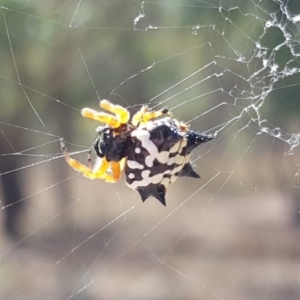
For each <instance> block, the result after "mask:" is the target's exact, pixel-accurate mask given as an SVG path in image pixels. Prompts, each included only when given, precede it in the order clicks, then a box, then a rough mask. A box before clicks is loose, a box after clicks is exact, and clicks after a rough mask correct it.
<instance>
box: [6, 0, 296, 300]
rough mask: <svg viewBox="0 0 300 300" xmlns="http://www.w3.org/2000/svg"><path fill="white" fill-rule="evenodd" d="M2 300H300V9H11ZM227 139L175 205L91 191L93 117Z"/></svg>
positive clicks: (146, 5) (204, 160)
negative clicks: (107, 112) (152, 114)
mask: <svg viewBox="0 0 300 300" xmlns="http://www.w3.org/2000/svg"><path fill="white" fill-rule="evenodd" d="M0 8H1V14H0V22H1V25H2V26H1V30H0V41H1V43H0V49H1V56H0V58H1V71H0V86H1V89H0V94H1V98H0V99H1V100H0V101H1V109H0V139H1V152H0V160H1V161H0V171H1V174H0V178H1V193H0V220H1V222H0V225H1V227H0V232H1V235H0V245H1V246H0V299H1V300H2V299H23V300H26V299H224V300H233V299H245V300H247V299H275V300H276V299H287V300H296V299H299V298H300V282H299V255H300V253H299V241H300V236H299V223H300V222H299V220H300V216H299V212H300V202H299V201H300V200H299V163H300V161H299V139H300V133H299V132H300V130H299V128H300V126H299V125H300V123H299V113H300V102H299V99H298V97H299V89H300V86H299V79H300V78H299V75H300V72H299V71H300V61H299V56H300V44H299V40H300V38H299V37H300V35H299V33H300V31H299V28H300V27H299V26H300V25H299V24H300V4H299V3H298V1H296V0H294V1H280V0H273V1H271V0H265V1H258V0H252V1H233V0H232V1H225V0H213V1H206V2H205V1H192V0H191V1H188V0H185V1H180V0H178V1H143V2H139V1H120V0H119V1H118V0H115V1H108V0H106V1H105V0H102V1H87V0H86V1H82V0H79V1H54V0H50V1H38V2H36V1H1V4H0ZM100 99H109V100H110V101H111V102H113V103H118V104H121V105H122V106H124V107H127V108H128V109H129V110H130V112H131V113H134V112H136V111H137V110H138V109H139V107H140V106H141V105H142V104H148V105H149V106H150V107H152V108H156V109H158V108H162V107H164V106H166V105H167V106H168V108H169V109H171V110H172V112H173V115H174V117H176V118H177V119H178V120H182V121H184V122H186V123H187V124H189V126H190V128H191V129H193V130H197V131H200V132H203V133H206V134H213V135H214V136H215V139H214V140H213V141H212V142H210V143H208V144H205V145H201V146H200V147H199V148H197V149H196V150H195V151H194V152H193V155H192V162H193V164H194V165H196V170H197V172H199V174H200V175H201V177H202V178H201V180H196V179H190V178H180V179H178V180H177V181H176V183H174V184H173V185H172V186H171V187H170V188H169V190H168V192H167V195H166V200H167V206H166V207H163V206H162V205H161V204H160V203H159V202H158V201H156V200H155V199H153V198H151V199H149V200H147V201H146V202H145V203H141V201H140V199H139V196H138V194H137V193H136V192H134V191H133V190H130V189H128V188H127V186H126V184H125V182H124V179H122V180H121V181H120V182H119V183H116V184H113V185H111V184H106V183H104V182H103V181H101V180H98V181H91V180H88V179H86V178H84V177H82V176H81V175H79V174H77V173H75V172H74V171H73V170H71V169H70V168H69V167H68V165H67V164H66V163H65V162H64V159H63V156H62V154H61V151H60V147H59V139H60V138H61V137H63V138H64V139H65V141H66V145H67V148H68V151H69V152H70V155H72V157H75V158H76V159H78V160H80V161H81V162H86V158H87V152H88V150H89V149H90V148H91V145H92V143H93V141H94V139H95V137H96V132H95V128H96V127H97V126H98V124H96V123H95V122H93V121H91V120H87V119H84V118H82V117H81V115H80V110H81V109H82V108H83V107H90V108H94V109H98V105H99V100H100Z"/></svg>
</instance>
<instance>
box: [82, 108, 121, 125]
mask: <svg viewBox="0 0 300 300" xmlns="http://www.w3.org/2000/svg"><path fill="white" fill-rule="evenodd" d="M81 114H82V115H83V116H84V117H85V118H89V119H92V120H95V121H98V122H101V123H105V124H108V125H109V126H110V127H113V128H117V127H119V126H120V125H121V123H120V122H119V121H118V120H117V118H116V117H114V116H111V115H109V114H106V113H104V112H98V111H96V110H94V109H91V108H84V109H82V110H81Z"/></svg>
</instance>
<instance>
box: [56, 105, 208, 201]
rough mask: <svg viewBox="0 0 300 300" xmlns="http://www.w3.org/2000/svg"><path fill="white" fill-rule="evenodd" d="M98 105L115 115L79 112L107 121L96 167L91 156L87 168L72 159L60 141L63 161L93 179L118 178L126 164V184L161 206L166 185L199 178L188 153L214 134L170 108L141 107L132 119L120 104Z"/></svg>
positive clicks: (99, 141)
mask: <svg viewBox="0 0 300 300" xmlns="http://www.w3.org/2000/svg"><path fill="white" fill-rule="evenodd" d="M100 106H101V107H102V108H103V109H105V110H107V111H108V112H110V113H112V114H107V113H105V112H98V111H95V110H93V109H90V108H84V109H83V110H82V111H81V113H82V115H83V116H84V117H87V118H90V119H93V120H96V121H99V122H101V123H104V124H106V125H105V126H104V127H98V128H97V132H98V138H97V139H96V140H95V143H94V149H95V152H96V154H97V159H96V162H95V164H94V165H92V164H91V162H90V158H89V162H90V163H89V165H88V166H86V165H83V164H81V163H80V162H78V161H76V160H75V159H73V158H70V157H69V155H68V152H67V149H66V147H65V144H64V141H63V140H61V148H62V150H63V153H64V156H65V159H66V161H67V163H68V164H69V165H70V166H71V167H72V168H73V169H75V170H76V171H78V172H80V173H82V174H83V175H84V176H86V177H88V178H90V179H96V178H100V179H103V180H105V181H106V182H117V181H118V180H119V179H120V176H121V172H122V170H123V169H124V168H125V175H126V182H127V185H128V186H129V187H130V188H132V189H134V190H136V191H138V192H139V194H140V196H141V198H142V201H143V202H144V201H145V200H146V199H147V198H149V197H150V196H153V197H155V198H156V199H158V200H159V201H160V202H161V203H162V204H163V205H166V201H165V194H166V191H167V188H168V187H169V185H170V184H172V183H173V182H175V180H176V179H177V177H183V176H187V177H193V178H200V176H199V175H198V174H197V173H196V172H195V171H194V170H193V167H192V165H191V164H190V162H189V161H190V154H191V152H192V151H193V150H194V149H195V148H196V147H197V146H199V145H201V144H203V143H205V142H208V141H210V140H212V139H213V138H212V137H211V136H208V135H204V134H202V133H198V132H195V131H192V130H189V129H188V127H187V125H185V124H184V123H181V122H179V121H177V120H176V119H174V118H172V117H171V114H170V112H169V110H168V109H166V108H164V109H162V110H158V111H149V110H148V107H147V106H142V108H141V109H140V110H139V111H138V112H137V113H136V114H134V116H133V117H132V120H131V122H129V119H130V114H129V112H128V110H127V109H125V108H123V107H122V106H119V105H114V104H112V103H110V102H109V101H107V100H102V101H100ZM113 114H114V115H113ZM161 116H164V117H163V118H159V117H161Z"/></svg>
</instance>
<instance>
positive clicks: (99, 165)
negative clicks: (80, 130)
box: [60, 140, 125, 183]
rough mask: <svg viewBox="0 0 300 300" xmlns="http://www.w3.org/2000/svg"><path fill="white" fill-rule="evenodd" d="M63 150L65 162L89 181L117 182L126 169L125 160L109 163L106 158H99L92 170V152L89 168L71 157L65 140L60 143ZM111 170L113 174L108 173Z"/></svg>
mask: <svg viewBox="0 0 300 300" xmlns="http://www.w3.org/2000/svg"><path fill="white" fill-rule="evenodd" d="M60 144H61V149H62V151H63V154H64V156H65V160H66V162H67V163H68V165H69V166H70V167H72V168H73V169H74V170H76V171H77V172H79V173H81V174H83V175H84V176H85V177H87V178H89V179H103V180H105V181H106V182H111V183H113V182H117V181H118V180H119V179H120V177H121V170H122V169H123V167H124V162H125V159H122V160H121V161H120V162H108V161H107V160H106V159H105V157H104V158H97V161H96V163H95V165H94V167H93V168H92V162H91V152H90V151H89V154H88V166H86V165H84V164H82V163H80V162H79V161H77V160H76V159H73V158H71V157H70V156H69V154H68V152H67V148H66V146H65V143H64V141H63V140H61V141H60ZM109 169H110V170H111V173H112V174H110V173H107V170H109Z"/></svg>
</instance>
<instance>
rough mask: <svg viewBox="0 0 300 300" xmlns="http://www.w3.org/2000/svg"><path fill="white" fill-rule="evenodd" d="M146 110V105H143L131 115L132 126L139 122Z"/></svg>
mask: <svg viewBox="0 0 300 300" xmlns="http://www.w3.org/2000/svg"><path fill="white" fill-rule="evenodd" d="M147 110H148V106H146V105H143V106H142V107H141V109H140V110H139V111H138V112H136V113H135V114H134V115H133V117H132V121H131V123H132V125H133V126H135V127H136V126H137V125H138V124H139V123H140V122H141V120H142V118H143V116H144V114H145V113H146V112H147Z"/></svg>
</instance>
